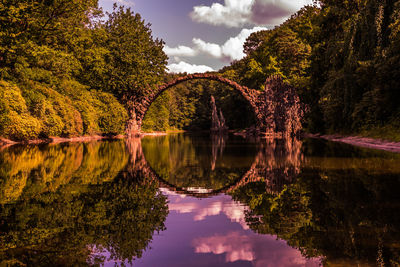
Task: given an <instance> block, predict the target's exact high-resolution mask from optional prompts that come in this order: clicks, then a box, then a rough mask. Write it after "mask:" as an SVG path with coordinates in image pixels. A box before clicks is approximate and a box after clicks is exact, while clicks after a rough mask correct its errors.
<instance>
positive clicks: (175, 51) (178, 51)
mask: <svg viewBox="0 0 400 267" xmlns="http://www.w3.org/2000/svg"><path fill="white" fill-rule="evenodd" d="M164 52H165V54H167V55H168V56H171V57H174V56H184V57H193V56H195V55H196V54H197V51H195V50H193V49H192V48H190V47H188V46H184V45H180V46H178V47H175V48H171V47H169V46H167V45H166V46H165V47H164Z"/></svg>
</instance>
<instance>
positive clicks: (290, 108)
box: [126, 73, 305, 137]
mask: <svg viewBox="0 0 400 267" xmlns="http://www.w3.org/2000/svg"><path fill="white" fill-rule="evenodd" d="M199 79H203V80H211V81H218V82H220V83H223V84H225V85H228V86H230V87H231V88H233V89H235V90H237V91H239V93H240V94H241V95H242V96H243V97H244V98H245V99H246V100H247V101H248V102H249V105H250V106H251V108H252V110H253V111H254V114H255V119H256V125H255V126H256V129H257V131H258V132H259V133H260V134H266V135H273V136H282V135H286V136H288V135H296V134H298V132H299V131H300V130H301V120H302V118H303V116H304V109H305V107H304V106H302V105H301V103H300V98H299V97H298V95H297V93H296V90H295V88H294V87H292V86H290V85H289V84H287V83H285V82H284V81H283V80H282V78H281V77H280V76H271V77H269V78H268V79H267V80H266V82H265V90H264V91H258V90H254V89H250V88H248V87H246V86H241V85H240V84H238V83H237V82H234V81H232V80H229V79H227V78H224V77H222V76H219V75H216V74H212V73H196V74H189V75H186V76H182V77H178V78H176V79H174V80H172V81H170V82H168V83H165V84H163V85H160V86H159V87H158V88H157V90H155V91H153V92H152V93H149V94H147V95H145V96H140V97H132V98H131V99H130V103H129V104H128V106H129V117H130V119H129V121H128V123H127V127H126V132H127V135H128V136H129V137H132V136H136V135H137V134H138V133H140V131H141V127H142V123H143V119H144V116H145V115H146V113H147V111H148V109H149V108H150V106H151V104H152V103H153V102H154V101H155V100H156V99H157V98H158V97H159V96H160V95H161V94H162V93H163V92H165V91H166V90H168V89H169V88H171V87H173V86H175V85H178V84H180V83H183V82H186V81H190V80H199Z"/></svg>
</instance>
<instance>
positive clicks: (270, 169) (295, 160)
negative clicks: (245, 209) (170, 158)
mask: <svg viewBox="0 0 400 267" xmlns="http://www.w3.org/2000/svg"><path fill="white" fill-rule="evenodd" d="M126 145H127V149H128V151H129V153H130V162H129V166H128V170H127V171H128V172H129V173H130V174H131V175H138V174H140V175H145V176H146V177H148V179H150V180H151V181H157V182H158V183H159V186H160V187H163V188H166V189H168V190H170V191H172V192H175V193H177V194H182V195H186V196H192V197H196V198H207V197H212V196H215V195H219V194H223V193H224V194H229V193H231V192H233V191H235V190H236V189H238V188H240V187H243V186H245V185H247V184H248V183H254V182H265V187H266V191H267V192H268V193H270V194H274V195H277V194H279V193H280V192H281V191H282V190H283V189H284V187H285V186H286V185H289V184H291V183H293V182H294V180H295V179H296V177H297V175H298V174H299V173H300V166H301V162H302V159H303V155H302V153H301V145H302V142H301V141H300V140H298V139H290V140H283V139H282V140H272V139H271V140H267V141H265V142H262V143H261V146H260V147H259V150H258V153H257V154H256V156H255V158H254V160H253V163H252V165H251V167H250V169H249V170H248V171H247V172H246V173H245V174H244V175H243V176H242V177H241V178H239V179H237V180H236V181H234V182H233V183H231V184H229V185H227V186H225V187H222V188H220V189H216V190H212V189H205V190H204V191H203V192H200V191H195V190H190V189H187V188H182V187H178V186H176V185H173V184H171V183H169V182H167V181H165V180H164V179H163V178H161V177H160V176H159V175H158V174H157V172H156V171H155V170H154V169H153V168H152V167H151V166H150V164H149V163H148V162H147V160H146V158H145V156H144V153H143V149H142V145H141V139H140V138H130V139H127V140H126Z"/></svg>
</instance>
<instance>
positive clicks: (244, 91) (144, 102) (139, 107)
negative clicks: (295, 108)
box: [128, 73, 261, 132]
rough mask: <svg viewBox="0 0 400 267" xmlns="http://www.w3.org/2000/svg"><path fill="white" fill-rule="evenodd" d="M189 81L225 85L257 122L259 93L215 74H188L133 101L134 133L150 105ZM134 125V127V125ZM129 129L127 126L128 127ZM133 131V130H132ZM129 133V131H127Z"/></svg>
mask: <svg viewBox="0 0 400 267" xmlns="http://www.w3.org/2000/svg"><path fill="white" fill-rule="evenodd" d="M191 80H210V81H217V82H220V83H222V84H225V85H227V86H229V87H231V88H233V89H235V90H236V91H238V92H239V93H240V95H242V96H243V97H244V98H245V99H246V100H247V102H248V103H249V105H250V107H251V109H252V111H253V112H254V115H255V118H256V119H257V120H258V119H259V118H260V115H259V108H258V106H257V101H256V100H257V97H258V96H259V95H260V94H261V92H259V91H257V90H254V89H249V88H247V87H246V86H241V85H240V84H238V83H237V82H234V81H232V80H229V79H227V78H224V77H222V76H219V75H216V74H210V73H197V74H189V75H186V76H182V77H178V78H176V79H174V80H172V81H170V82H168V83H165V84H163V85H160V86H159V87H158V88H157V90H155V92H153V93H151V94H149V95H147V96H145V97H143V98H141V99H134V100H133V102H134V103H133V104H134V106H135V110H134V114H131V117H133V116H134V117H135V118H136V121H135V122H134V123H133V125H131V127H136V131H140V129H141V126H142V123H143V120H144V117H145V116H146V114H147V111H148V110H149V108H150V106H151V104H152V103H153V102H154V101H155V100H156V99H157V98H158V97H159V96H160V95H161V94H162V93H163V92H165V91H167V90H168V89H170V88H172V87H174V86H176V85H178V84H180V83H183V82H186V81H191ZM134 124H136V125H134ZM128 127H129V125H128ZM134 131H135V129H134ZM128 132H129V131H128Z"/></svg>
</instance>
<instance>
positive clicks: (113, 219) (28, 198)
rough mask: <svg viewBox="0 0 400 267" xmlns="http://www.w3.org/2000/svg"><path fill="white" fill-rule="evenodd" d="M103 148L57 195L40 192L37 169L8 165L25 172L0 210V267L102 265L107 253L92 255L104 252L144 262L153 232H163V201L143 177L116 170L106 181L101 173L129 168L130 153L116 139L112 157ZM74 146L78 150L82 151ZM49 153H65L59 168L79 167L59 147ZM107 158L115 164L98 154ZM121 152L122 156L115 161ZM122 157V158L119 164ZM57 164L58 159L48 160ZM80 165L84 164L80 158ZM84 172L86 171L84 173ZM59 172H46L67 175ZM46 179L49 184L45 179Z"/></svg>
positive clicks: (76, 171)
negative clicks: (9, 265)
mask: <svg viewBox="0 0 400 267" xmlns="http://www.w3.org/2000/svg"><path fill="white" fill-rule="evenodd" d="M106 144H108V143H100V144H99V143H97V145H99V146H100V148H98V149H96V151H97V152H96V153H97V154H96V156H94V155H93V161H90V164H89V162H88V163H87V164H78V165H77V166H79V167H77V168H73V169H72V171H71V172H72V174H71V173H69V174H68V176H70V175H71V176H72V177H75V178H73V179H72V178H71V179H70V180H67V181H65V182H63V183H61V185H59V186H58V187H57V188H55V189H54V190H44V189H41V188H43V185H42V181H40V179H39V180H38V178H39V177H41V176H39V175H38V174H37V173H36V171H29V172H28V171H24V170H22V171H11V170H13V169H15V168H16V167H15V168H14V167H13V166H11V165H12V162H11V161H8V163H9V164H11V165H9V166H8V172H6V173H8V174H10V175H13V174H14V173H21V172H26V173H27V178H26V182H25V187H24V189H23V190H22V192H21V193H20V194H19V196H18V198H12V199H11V198H6V200H7V203H6V204H4V205H2V206H1V207H0V218H1V220H0V265H2V263H4V264H7V263H16V264H20V265H23V264H26V265H30V266H54V265H71V266H72V265H86V264H87V263H88V262H89V263H92V264H96V263H99V262H102V261H104V260H105V258H104V256H101V255H105V254H98V253H95V252H98V251H99V250H100V251H103V250H106V251H108V253H109V254H107V255H109V256H108V257H109V258H110V259H111V260H123V261H132V260H133V259H135V258H138V257H141V255H142V252H143V250H144V249H146V248H147V247H148V244H149V242H150V241H151V239H152V235H153V233H154V231H160V230H163V229H165V226H164V221H165V218H166V216H167V213H168V209H167V204H166V203H167V202H166V197H165V196H163V195H162V194H161V193H159V191H158V187H157V186H156V184H155V183H149V182H148V180H147V177H143V176H138V175H137V176H132V175H130V174H129V173H121V174H118V172H117V173H115V175H114V176H113V177H111V178H109V177H108V176H107V173H108V172H105V170H110V169H111V170H114V169H119V170H120V168H119V167H117V166H120V164H123V163H124V162H125V164H126V162H127V161H126V159H127V154H126V153H125V150H124V144H123V143H119V142H118V144H119V145H118V146H119V147H113V146H111V147H110V149H112V150H113V151H112V152H111V151H108V148H107V145H106ZM111 144H113V143H111ZM79 147H80V146H77V147H75V149H77V148H78V149H77V151H79ZM53 148H54V149H56V148H58V149H60V150H61V151H62V152H64V153H62V152H60V155H59V157H63V162H65V163H64V164H70V163H69V162H76V161H75V157H74V158H69V156H68V153H65V152H66V150H65V147H64V146H54V147H52V148H51V149H53ZM83 148H84V150H85V149H86V148H88V147H86V146H83ZM117 148H119V149H120V150H117ZM51 149H50V150H49V151H48V152H49V153H51ZM68 150H69V146H68V149H67V151H68ZM24 151H25V150H24ZM27 151H28V152H29V150H27ZM46 151H47V150H46V149H43V150H42V152H43V157H44V158H46V157H48V155H47V154H46ZM29 153H30V152H29ZM110 153H111V154H113V153H115V154H114V155H113V156H114V157H115V160H112V159H111V158H108V163H107V164H108V165H106V167H104V166H103V164H104V161H103V157H106V158H107V157H108V155H110ZM118 153H121V154H124V156H122V155H120V156H118V155H117V154H118ZM72 154H73V153H72ZM84 154H85V153H84ZM39 155H40V154H39ZM73 155H75V154H73ZM2 156H4V154H2ZM122 158H124V159H125V160H124V161H122V162H121V161H120V160H119V161H118V159H122ZM3 159H4V157H3ZM16 159H18V157H17V156H16ZM55 161H57V158H54V159H53V161H52V162H55ZM77 161H81V162H85V155H84V156H83V157H82V158H81V159H79V160H77ZM17 162H18V160H17ZM47 163H50V161H49V162H47ZM39 165H40V164H39ZM113 165H115V166H113ZM41 166H42V167H43V169H45V170H52V167H51V165H49V166H46V165H45V164H43V163H41ZM57 166H59V165H57ZM28 169H29V168H28ZM39 169H40V168H39ZM84 169H87V170H88V171H87V172H84V171H83V170H84ZM35 170H36V169H35ZM62 170H63V169H62V168H61V169H60V170H59V172H61V171H62ZM89 170H90V172H89ZM94 170H99V173H100V170H101V172H102V173H104V180H103V181H101V180H97V176H96V175H97V173H98V172H97V171H94ZM91 171H93V175H94V177H92V176H91ZM59 172H56V171H54V172H47V174H50V173H52V174H53V175H54V176H55V179H56V178H57V175H59V177H64V176H65V174H62V175H61V174H60V173H59ZM78 175H79V176H78ZM81 175H82V176H81ZM83 175H85V176H83ZM115 176H116V177H115ZM99 177H102V176H101V175H100V176H99ZM6 178H7V177H6ZM48 179H49V181H51V180H50V177H48ZM6 180H7V179H6ZM82 181H94V182H93V183H84V182H82ZM4 186H7V183H3V184H1V192H5V191H7V190H4ZM38 188H39V189H40V190H38ZM32 192H35V194H33V193H32ZM11 200H12V201H11Z"/></svg>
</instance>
